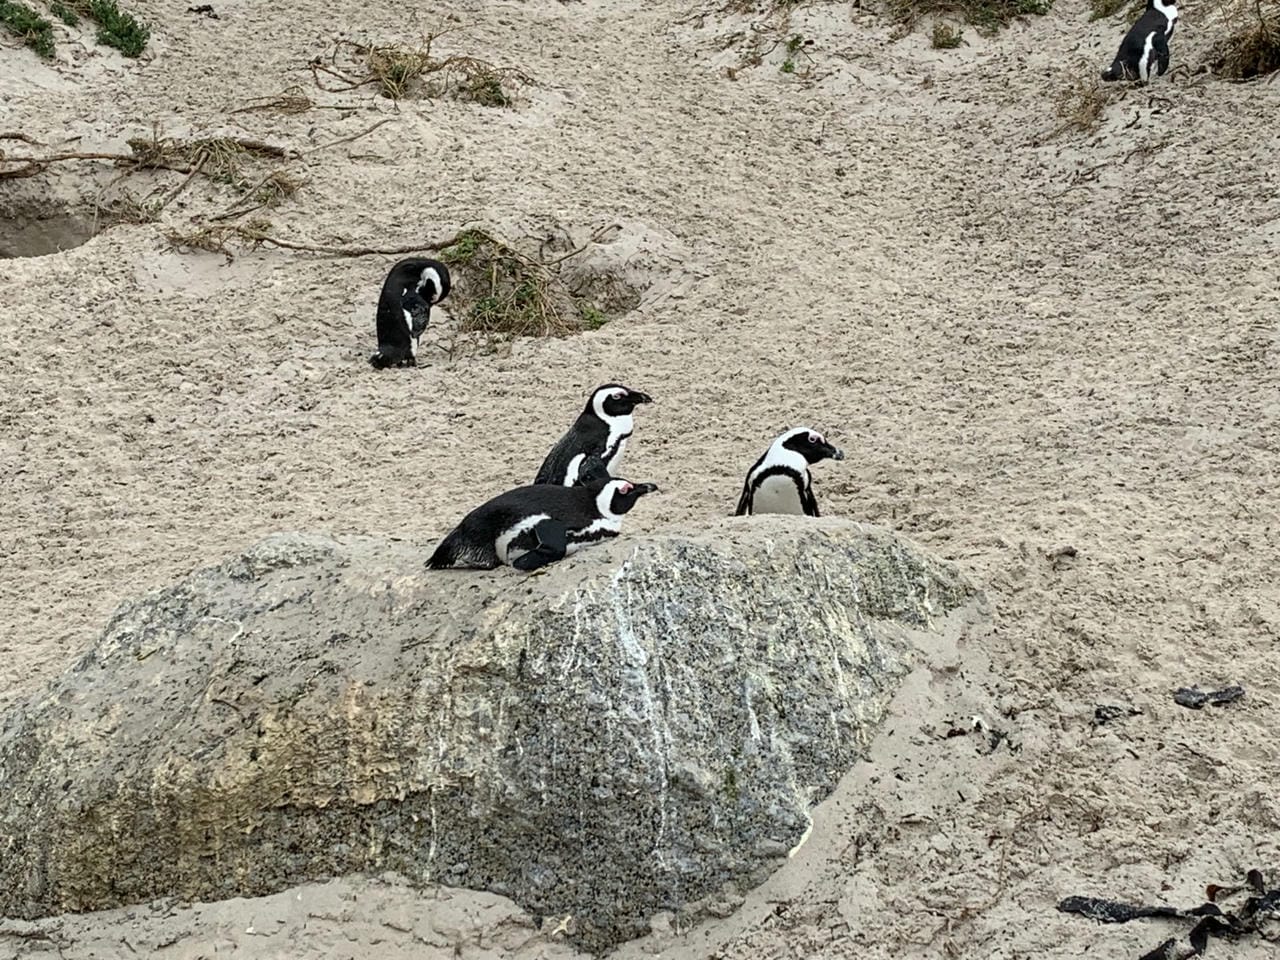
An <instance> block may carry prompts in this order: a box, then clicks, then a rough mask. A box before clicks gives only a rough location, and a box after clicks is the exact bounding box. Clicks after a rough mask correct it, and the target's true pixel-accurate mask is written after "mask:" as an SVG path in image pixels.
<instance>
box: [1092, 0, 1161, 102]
mask: <svg viewBox="0 0 1280 960" xmlns="http://www.w3.org/2000/svg"><path fill="white" fill-rule="evenodd" d="M1177 23H1178V6H1177V3H1176V0H1147V9H1146V10H1144V11H1143V13H1142V16H1140V17H1139V18H1138V22H1137V23H1135V24H1134V25H1133V27H1132V28H1131V29H1130V30H1129V32H1128V33H1127V34H1125V37H1124V39H1123V40H1122V41H1120V49H1119V51H1118V52H1117V53H1116V58H1115V60H1113V61H1112V63H1111V66H1109V67H1107V69H1105V70H1103V71H1102V79H1103V80H1136V81H1137V82H1139V83H1146V82H1147V81H1148V80H1150V79H1151V77H1152V76H1153V75H1154V76H1157V77H1159V76H1163V75H1164V72H1165V71H1166V70H1168V69H1169V38H1170V37H1172V36H1173V28H1174V27H1175V26H1176V25H1177Z"/></svg>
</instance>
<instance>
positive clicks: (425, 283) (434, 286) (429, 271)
mask: <svg viewBox="0 0 1280 960" xmlns="http://www.w3.org/2000/svg"><path fill="white" fill-rule="evenodd" d="M414 262H415V269H416V270H417V271H418V292H419V293H420V294H421V295H422V297H423V299H425V300H426V301H427V303H429V304H431V305H432V306H435V305H436V304H437V303H439V302H440V301H441V300H443V299H444V298H445V297H447V296H448V295H449V288H450V287H451V286H452V283H451V282H450V280H449V268H448V267H446V266H445V265H444V264H443V263H441V262H440V261H439V260H417V261H414Z"/></svg>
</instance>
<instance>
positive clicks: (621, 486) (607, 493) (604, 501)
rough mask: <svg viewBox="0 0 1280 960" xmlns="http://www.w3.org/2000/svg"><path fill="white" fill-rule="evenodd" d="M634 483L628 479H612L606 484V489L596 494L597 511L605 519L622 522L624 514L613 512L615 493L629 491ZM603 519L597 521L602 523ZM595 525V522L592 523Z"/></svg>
mask: <svg viewBox="0 0 1280 960" xmlns="http://www.w3.org/2000/svg"><path fill="white" fill-rule="evenodd" d="M631 488H632V485H631V484H630V483H628V482H627V481H626V480H610V481H609V482H608V483H606V484H605V485H604V489H603V490H601V491H600V492H599V493H597V494H596V512H598V513H599V514H600V516H601V517H602V518H603V520H604V521H610V522H612V523H615V524H620V523H621V522H622V515H621V514H617V513H614V512H613V495H614V494H615V493H628V492H629V491H630V490H631ZM600 522H602V521H599V520H598V521H596V523H600ZM592 526H595V524H592Z"/></svg>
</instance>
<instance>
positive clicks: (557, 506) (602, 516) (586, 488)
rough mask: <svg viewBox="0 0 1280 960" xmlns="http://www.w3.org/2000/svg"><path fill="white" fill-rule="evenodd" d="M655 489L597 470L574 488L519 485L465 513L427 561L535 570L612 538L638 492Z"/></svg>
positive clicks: (443, 565)
mask: <svg viewBox="0 0 1280 960" xmlns="http://www.w3.org/2000/svg"><path fill="white" fill-rule="evenodd" d="M589 469H592V470H593V471H594V470H595V469H596V468H595V467H594V466H593V467H591V468H589ZM657 489H658V488H657V486H656V485H654V484H652V483H631V482H630V481H629V480H623V479H620V478H609V477H603V476H599V475H596V476H593V477H592V479H591V481H590V482H588V483H586V484H583V485H580V486H574V487H562V486H556V485H553V484H531V485H529V486H525V487H517V488H516V489H514V490H509V491H507V492H506V493H503V494H500V495H498V496H496V497H494V498H493V499H492V500H489V501H488V502H486V503H483V504H481V505H480V506H479V507H476V509H474V510H472V511H471V512H470V513H468V514H467V515H466V516H465V517H463V518H462V522H461V523H459V524H458V526H457V527H455V528H454V529H453V531H452V532H450V533H449V535H448V536H446V537H445V538H444V539H443V540H442V541H440V545H439V546H438V547H436V550H435V552H434V553H433V554H432V555H431V557H430V559H429V560H427V564H426V565H427V567H428V568H430V569H433V570H441V569H445V568H448V567H471V568H474V569H481V570H489V569H492V568H494V567H497V566H500V565H501V564H504V563H506V564H510V565H511V566H513V567H516V568H517V569H520V570H526V571H528V570H534V569H537V568H538V567H541V566H544V565H546V564H548V563H553V562H555V561H556V560H560V559H563V558H564V557H566V556H568V555H570V554H572V553H574V552H576V551H577V550H579V549H581V548H582V547H584V546H588V545H590V544H592V543H596V542H598V541H600V540H604V539H607V538H609V537H616V536H617V535H618V532H619V530H620V528H621V524H622V517H623V515H624V514H626V513H628V512H629V511H630V510H631V508H632V507H633V506H635V504H636V501H637V500H639V499H640V497H642V496H644V495H645V494H647V493H652V492H653V491H655V490H657Z"/></svg>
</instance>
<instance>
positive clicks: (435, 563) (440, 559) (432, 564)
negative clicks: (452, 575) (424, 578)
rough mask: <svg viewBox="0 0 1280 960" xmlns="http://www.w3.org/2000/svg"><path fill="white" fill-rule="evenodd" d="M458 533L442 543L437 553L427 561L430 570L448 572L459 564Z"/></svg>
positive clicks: (452, 534) (455, 532)
mask: <svg viewBox="0 0 1280 960" xmlns="http://www.w3.org/2000/svg"><path fill="white" fill-rule="evenodd" d="M457 533H458V531H456V530H455V531H454V532H453V533H451V534H449V535H448V536H447V537H445V538H444V539H443V540H441V541H440V545H439V546H438V547H436V552H435V553H433V554H432V555H431V556H430V557H429V558H428V559H427V569H428V570H447V569H449V568H450V567H452V566H454V565H455V564H456V563H457V562H458V537H457Z"/></svg>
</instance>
